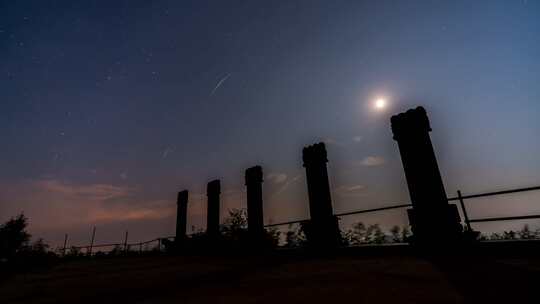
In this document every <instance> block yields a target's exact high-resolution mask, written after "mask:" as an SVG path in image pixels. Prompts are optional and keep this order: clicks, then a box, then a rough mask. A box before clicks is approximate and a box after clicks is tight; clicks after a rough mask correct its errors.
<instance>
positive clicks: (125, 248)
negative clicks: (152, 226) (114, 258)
mask: <svg viewBox="0 0 540 304" xmlns="http://www.w3.org/2000/svg"><path fill="white" fill-rule="evenodd" d="M128 233H129V231H127V230H126V236H125V237H124V253H126V252H127V242H128Z"/></svg>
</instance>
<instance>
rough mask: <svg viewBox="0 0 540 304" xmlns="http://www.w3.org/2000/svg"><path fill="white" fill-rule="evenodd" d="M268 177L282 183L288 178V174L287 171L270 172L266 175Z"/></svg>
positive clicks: (276, 182)
mask: <svg viewBox="0 0 540 304" xmlns="http://www.w3.org/2000/svg"><path fill="white" fill-rule="evenodd" d="M266 179H267V180H269V181H271V182H273V183H275V184H281V183H284V182H285V181H286V180H287V174H285V173H270V174H268V175H267V176H266Z"/></svg>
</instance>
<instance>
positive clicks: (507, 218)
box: [265, 186, 540, 229]
mask: <svg viewBox="0 0 540 304" xmlns="http://www.w3.org/2000/svg"><path fill="white" fill-rule="evenodd" d="M538 190H540V186H533V187H526V188H517V189H509V190H502V191H495V192H484V193H478V194H471V195H462V194H461V191H460V190H458V191H457V194H458V195H457V196H456V197H450V198H448V201H449V202H452V201H459V203H460V208H461V211H462V213H463V217H464V219H463V221H464V223H465V225H467V227H468V228H469V229H470V228H471V227H470V223H478V222H496V221H510V220H524V219H540V214H531V215H516V216H505V217H489V218H474V219H470V218H469V215H468V212H467V208H466V205H465V200H466V199H474V198H481V197H489V196H497V195H506V194H513V193H520V192H529V191H538ZM408 207H412V204H410V203H408V204H395V205H390V206H386V207H380V208H372V209H362V210H355V211H348V212H343V213H336V214H335V216H337V217H344V216H348V215H356V214H363V213H372V212H379V211H386V210H393V209H402V208H408ZM307 221H309V220H308V219H304V220H295V221H287V222H280V223H272V224H268V225H265V227H267V228H269V227H276V226H285V225H292V224H301V223H304V222H307Z"/></svg>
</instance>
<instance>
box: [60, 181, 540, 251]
mask: <svg viewBox="0 0 540 304" xmlns="http://www.w3.org/2000/svg"><path fill="white" fill-rule="evenodd" d="M538 190H540V186H534V187H526V188H517V189H509V190H503V191H495V192H484V193H478V194H470V195H463V194H462V193H461V191H459V190H458V191H457V196H455V197H450V198H448V201H449V202H452V201H458V202H459V205H460V208H461V212H462V214H463V222H464V224H465V225H466V226H467V228H468V229H469V230H472V229H471V223H480V222H497V221H512V220H526V219H540V214H530V215H514V216H505V217H487V218H472V219H471V218H469V215H468V212H467V208H466V205H465V200H470V199H474V198H482V197H489V196H498V195H506V194H514V193H521V192H529V191H538ZM408 207H412V204H410V203H407V204H395V205H390V206H386V207H380V208H372V209H362V210H356V211H348V212H342V213H336V214H335V216H337V217H344V216H349V215H357V214H366V213H373V212H380V211H387V210H394V209H402V208H408ZM307 221H309V220H308V219H303V220H294V221H287V222H279V223H272V224H267V225H265V226H264V227H265V228H272V227H277V226H286V225H293V224H301V223H304V222H307ZM94 236H95V229H94V232H93V235H92V243H91V244H90V245H87V246H71V247H69V248H67V247H66V242H64V247H63V254H64V255H65V254H66V253H69V251H73V250H79V251H81V253H85V254H87V255H92V254H95V252H94V250H95V249H103V248H108V249H109V250H108V251H109V252H110V251H113V250H118V251H121V252H125V253H128V252H139V253H142V252H143V251H149V250H156V251H161V250H162V248H163V241H164V240H174V236H169V237H162V238H156V239H153V240H150V241H146V242H138V243H127V241H125V242H124V243H111V244H93V240H94ZM126 240H127V235H126ZM66 241H67V236H66ZM98 252H99V251H98Z"/></svg>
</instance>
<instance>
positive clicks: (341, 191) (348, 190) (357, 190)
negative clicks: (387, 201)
mask: <svg viewBox="0 0 540 304" xmlns="http://www.w3.org/2000/svg"><path fill="white" fill-rule="evenodd" d="M365 189H366V186H365V185H342V186H339V187H337V188H335V189H334V193H335V194H337V195H339V196H363V195H365V191H364V190H365Z"/></svg>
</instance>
